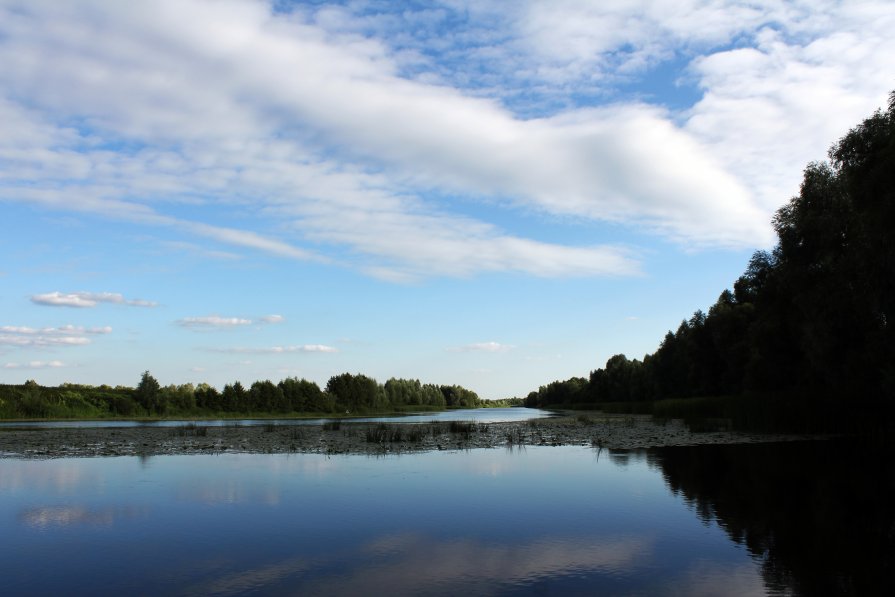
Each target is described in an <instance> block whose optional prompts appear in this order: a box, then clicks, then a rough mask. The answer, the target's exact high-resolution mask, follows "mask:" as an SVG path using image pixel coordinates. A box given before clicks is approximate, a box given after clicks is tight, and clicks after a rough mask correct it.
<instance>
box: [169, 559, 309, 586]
mask: <svg viewBox="0 0 895 597" xmlns="http://www.w3.org/2000/svg"><path fill="white" fill-rule="evenodd" d="M310 567H311V562H309V561H308V560H307V559H305V558H290V559H288V560H283V561H282V562H278V563H276V564H271V565H270V566H262V567H261V568H256V569H254V570H246V571H245V572H236V573H233V574H228V575H225V576H223V577H221V578H218V579H216V580H213V581H211V582H209V583H208V584H203V585H200V586H195V587H192V588H190V589H189V590H186V591H184V594H189V595H233V594H242V593H250V592H259V591H260V592H262V593H263V589H264V588H265V587H267V586H270V585H272V584H273V583H276V582H279V581H282V580H284V579H286V578H288V577H290V576H292V575H295V574H298V573H300V572H304V571H306V570H307V569H308V568H310Z"/></svg>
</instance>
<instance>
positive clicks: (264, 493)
mask: <svg viewBox="0 0 895 597" xmlns="http://www.w3.org/2000/svg"><path fill="white" fill-rule="evenodd" d="M177 497H178V499H180V500H183V501H188V502H199V503H200V504H205V505H207V506H215V505H218V504H248V503H253V502H257V503H261V504H267V505H268V506H276V505H277V504H279V503H280V488H279V487H277V486H276V485H270V484H266V485H264V486H262V487H255V486H252V484H251V483H250V482H248V481H242V480H238V479H224V480H217V479H207V480H199V481H197V480H196V479H190V480H188V481H187V482H185V484H184V485H182V486H181V488H180V491H179V492H178V494H177Z"/></svg>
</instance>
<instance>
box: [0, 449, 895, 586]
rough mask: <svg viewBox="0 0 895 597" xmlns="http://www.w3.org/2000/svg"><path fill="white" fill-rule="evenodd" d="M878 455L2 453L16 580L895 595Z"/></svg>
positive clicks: (7, 574)
mask: <svg viewBox="0 0 895 597" xmlns="http://www.w3.org/2000/svg"><path fill="white" fill-rule="evenodd" d="M875 462H876V461H875V460H873V459H868V458H867V457H866V454H864V456H863V457H862V458H857V457H856V456H855V454H854V453H853V449H852V447H850V446H847V445H845V444H843V443H840V442H829V441H828V442H790V443H787V444H769V445H749V446H746V445H741V446H701V447H690V448H663V449H652V450H644V451H611V452H610V451H606V450H595V449H590V448H584V447H580V446H564V447H528V448H524V449H516V450H510V449H476V450H469V451H454V452H426V453H419V454H404V455H388V456H378V457H373V456H361V455H351V456H329V457H328V456H325V455H319V454H274V455H265V454H219V455H207V456H206V455H201V456H186V455H180V456H158V457H150V458H138V457H118V458H77V459H51V460H18V459H0V536H2V537H3V541H2V542H0V579H2V583H3V585H2V586H0V589H2V592H3V593H4V594H8V595H20V594H21V595H24V594H27V595H59V594H71V593H73V592H75V593H79V594H92V595H121V594H152V595H235V594H245V593H255V594H265V595H267V594H271V595H289V594H321V595H359V594H366V595H372V594H389V595H456V594H461V593H465V594H473V595H479V594H502V595H503V594H505V595H528V594H556V595H568V594H608V595H612V594H625V595H767V594H771V595H784V594H793V593H796V594H800V593H801V594H892V593H891V592H890V591H889V589H891V588H892V586H891V585H892V580H891V566H892V562H893V560H892V556H893V549H892V545H893V534H892V530H893V529H895V524H893V520H895V518H893V517H895V515H893V512H892V508H891V504H892V503H895V502H893V498H895V490H893V488H895V484H893V482H892V480H893V475H892V472H891V471H890V470H889V469H887V468H880V467H879V466H877V465H875V464H874V463H875ZM889 468H891V467H889ZM871 472H873V474H872V475H871V474H870V473H871ZM826 589H830V590H832V592H829V591H826Z"/></svg>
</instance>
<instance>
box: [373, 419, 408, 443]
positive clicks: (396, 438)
mask: <svg viewBox="0 0 895 597" xmlns="http://www.w3.org/2000/svg"><path fill="white" fill-rule="evenodd" d="M411 431H413V430H411ZM411 437H413V439H411ZM366 439H367V443H370V444H395V443H401V442H403V441H405V440H406V441H417V442H418V441H420V440H421V439H422V431H421V430H416V431H415V432H414V433H412V434H411V433H406V434H405V429H404V428H403V427H402V426H401V425H386V424H385V423H380V424H379V425H376V426H375V427H368V428H367V432H366Z"/></svg>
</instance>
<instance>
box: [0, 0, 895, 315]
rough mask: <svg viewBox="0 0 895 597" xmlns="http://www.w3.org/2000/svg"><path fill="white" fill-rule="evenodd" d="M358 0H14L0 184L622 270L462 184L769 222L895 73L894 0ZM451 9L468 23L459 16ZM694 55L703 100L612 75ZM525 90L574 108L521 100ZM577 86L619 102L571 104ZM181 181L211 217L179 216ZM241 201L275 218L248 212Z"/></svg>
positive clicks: (585, 268) (562, 212)
mask: <svg viewBox="0 0 895 597" xmlns="http://www.w3.org/2000/svg"><path fill="white" fill-rule="evenodd" d="M362 4H363V3H359V4H357V5H352V6H349V7H341V8H334V7H321V8H319V9H316V10H315V9H312V8H302V9H298V10H297V11H296V12H295V13H294V14H275V13H274V12H273V11H272V9H271V6H270V4H267V3H263V2H257V1H248V0H231V1H229V2H226V3H216V2H207V1H204V0H176V1H175V0H167V1H160V2H154V3H148V4H141V5H135V6H132V5H128V6H126V7H125V6H123V5H121V6H119V5H117V4H114V3H108V2H102V1H99V0H96V1H89V0H85V1H83V2H78V3H30V2H11V3H7V4H6V5H5V6H4V7H0V40H2V41H0V61H2V63H3V64H4V68H3V69H2V70H0V89H3V90H4V92H3V93H0V121H2V122H4V125H5V126H4V135H3V138H2V139H0V156H2V159H3V162H4V164H6V165H5V166H4V167H3V169H2V170H0V197H2V199H0V200H15V201H24V202H31V203H39V204H41V205H43V206H46V207H50V208H53V209H64V210H74V211H82V212H89V213H96V214H101V215H103V216H105V217H109V218H115V219H123V220H127V221H131V222H139V223H142V224H144V225H151V226H163V227H167V228H170V229H174V230H178V231H180V232H182V233H184V234H187V235H193V236H199V237H204V238H206V239H211V240H213V241H216V242H220V243H224V244H227V245H230V246H235V247H241V248H246V249H251V250H256V251H261V252H265V253H268V254H272V255H276V256H279V257H283V258H287V259H297V260H304V261H307V260H311V261H319V262H331V263H336V264H343V263H344V262H346V261H349V262H350V263H351V264H352V265H353V266H354V267H357V268H359V269H360V270H362V271H365V272H367V273H369V274H371V275H375V276H378V277H380V278H383V279H389V280H396V281H405V280H413V279H416V278H419V277H422V276H429V275H450V276H467V275H475V274H477V273H480V272H495V271H513V272H521V273H525V274H531V275H538V276H593V275H624V274H631V273H636V272H637V271H638V261H637V259H635V258H634V257H633V256H632V254H631V253H630V252H626V251H624V250H622V249H621V248H619V247H616V246H606V245H601V244H599V243H594V244H593V245H592V246H573V245H569V244H563V243H558V242H544V241H541V240H538V239H537V238H530V237H527V236H526V234H525V233H520V232H516V231H512V230H504V229H503V228H502V227H501V226H499V225H496V224H493V223H489V222H485V221H481V220H477V219H473V218H470V217H468V216H466V215H464V214H463V212H462V207H461V206H462V205H464V204H465V203H467V202H471V203H476V202H487V203H488V204H489V205H496V206H498V207H499V208H501V209H504V210H523V211H525V212H526V213H528V212H530V211H531V212H534V213H541V214H543V213H547V214H552V215H558V216H562V217H571V218H574V219H583V220H591V221H608V222H618V223H622V224H625V225H630V226H635V227H638V228H645V229H646V230H648V231H651V232H652V233H654V234H658V235H661V236H664V237H667V238H671V239H674V240H676V241H678V242H680V243H683V244H685V245H686V246H694V245H695V246H721V247H727V246H733V247H753V246H756V245H764V244H767V243H769V242H770V240H771V238H772V235H771V233H770V227H769V225H768V222H769V216H770V214H771V213H772V211H773V209H774V208H776V206H778V205H779V204H781V203H782V202H784V201H785V200H786V199H787V198H788V197H789V195H790V194H792V193H793V192H794V191H795V190H797V183H798V178H799V174H798V173H799V171H800V170H801V168H802V167H803V166H804V165H805V163H806V162H807V161H810V160H812V159H816V158H817V157H820V156H819V155H818V152H819V151H820V152H821V153H822V151H823V148H825V147H826V145H827V144H828V143H829V142H830V141H832V140H833V139H835V138H836V137H837V136H839V135H841V134H842V132H844V128H845V127H847V126H850V125H851V124H852V123H854V122H856V121H857V120H858V119H860V118H861V117H864V116H866V115H867V114H869V112H870V111H872V109H874V108H875V107H876V106H878V105H881V104H882V103H883V101H884V100H885V92H886V91H887V90H888V89H889V88H890V87H891V86H892V81H891V78H890V77H889V78H887V77H886V76H880V73H886V72H889V70H890V65H889V64H888V57H889V56H891V55H893V53H895V47H893V43H895V42H893V37H892V36H891V35H890V32H891V31H892V30H893V29H895V22H893V19H895V12H893V11H891V6H889V5H887V4H886V3H885V2H873V1H868V2H861V3H833V2H823V3H821V4H818V3H808V2H778V1H776V0H773V1H772V0H766V1H760V2H756V3H750V4H748V5H744V4H742V3H739V2H728V1H725V0H690V1H685V2H671V1H663V0H658V1H655V2H649V3H646V4H643V3H638V4H631V3H592V2H584V1H583V0H582V1H572V0H563V1H561V2H557V3H550V4H549V6H548V5H547V4H543V3H533V2H520V3H513V4H512V5H507V4H506V3H493V2H475V3H464V2H451V3H448V4H446V5H443V6H440V7H439V8H438V10H427V11H422V12H421V11H416V12H415V11H413V10H406V9H404V8H402V10H401V11H395V12H389V13H383V14H370V11H369V7H368V6H365V10H367V14H365V15H359V14H354V13H352V12H351V11H352V10H353V9H354V8H355V7H357V6H361V5H362ZM452 11H456V12H457V14H468V15H469V17H470V18H469V22H470V23H471V24H470V26H469V28H468V29H466V30H460V31H455V32H453V35H452V36H447V37H445V36H443V35H442V33H443V30H442V27H440V26H439V23H441V22H443V20H444V19H447V18H450V16H451V12H452ZM731 44H735V45H736V48H732V47H731ZM424 49H428V50H429V52H424V51H423V50H424ZM433 55H434V56H436V57H433ZM672 58H673V59H677V60H683V61H684V62H686V63H689V64H690V70H689V72H688V73H687V74H686V77H688V78H689V79H690V80H691V81H692V82H693V83H695V84H696V85H698V86H699V87H700V89H701V91H702V92H703V94H704V95H703V99H702V101H700V102H699V103H698V104H697V105H695V106H694V107H693V108H692V109H691V110H686V111H682V112H676V113H675V112H670V111H668V110H666V109H663V108H660V107H656V106H651V105H647V104H645V103H643V102H626V103H622V102H621V100H620V99H619V96H613V95H611V94H610V95H606V94H607V91H606V90H607V89H608V88H611V85H612V84H613V83H614V82H617V81H618V80H621V79H625V78H631V77H633V76H634V75H637V74H638V73H644V72H648V69H649V68H651V67H653V66H655V65H657V64H660V63H662V62H663V61H666V60H669V59H672ZM467 69H468V70H467ZM479 76H481V80H482V81H483V83H481V84H477V83H476V82H475V81H474V79H476V77H479ZM522 92H525V94H526V95H531V96H537V97H538V98H541V99H540V100H537V101H541V102H542V103H543V104H544V105H545V106H548V107H549V106H553V108H552V109H548V108H542V109H541V110H540V111H535V112H533V114H534V116H532V114H525V113H519V112H514V111H513V109H512V106H513V105H514V102H515V101H516V99H514V98H518V96H520V94H522ZM581 94H585V95H587V94H590V95H596V96H601V94H603V95H602V96H601V97H602V98H604V99H605V98H606V97H610V98H614V99H616V100H617V101H616V103H615V104H612V105H604V106H602V107H596V108H582V107H578V106H575V105H570V103H569V102H570V100H569V98H570V97H572V96H573V95H581ZM557 106H558V107H557ZM72 123H78V127H80V128H75V127H74V126H73V125H72ZM110 147H122V148H123V149H119V150H116V151H113V150H110V149H109V148H110ZM818 148H820V149H818ZM436 197H438V199H436ZM180 203H189V204H190V206H191V213H194V214H197V215H196V216H195V220H192V219H191V220H186V219H183V218H180V217H175V216H174V215H171V214H175V213H178V211H177V209H176V206H177V205H178V204H180ZM234 207H235V208H243V207H246V208H247V209H246V210H245V213H253V214H257V215H258V217H257V218H252V219H251V221H247V220H246V221H243V220H240V224H239V226H240V227H241V228H237V227H234V226H230V225H226V222H228V221H234V220H235V218H232V217H230V213H231V212H232V211H233V210H232V209H231V208H234ZM200 220H202V221H200ZM212 221H214V222H220V223H219V224H218V223H216V224H210V223H208V222H212ZM52 295H56V296H52ZM39 296H42V297H46V300H45V301H44V302H41V303H40V304H56V305H66V306H91V305H86V304H85V303H89V302H91V301H92V302H96V299H91V298H89V297H84V296H80V295H79V293H76V294H68V295H62V294H60V293H51V295H39ZM36 302H37V301H36ZM110 302H114V301H110ZM125 304H137V303H136V302H125Z"/></svg>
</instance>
